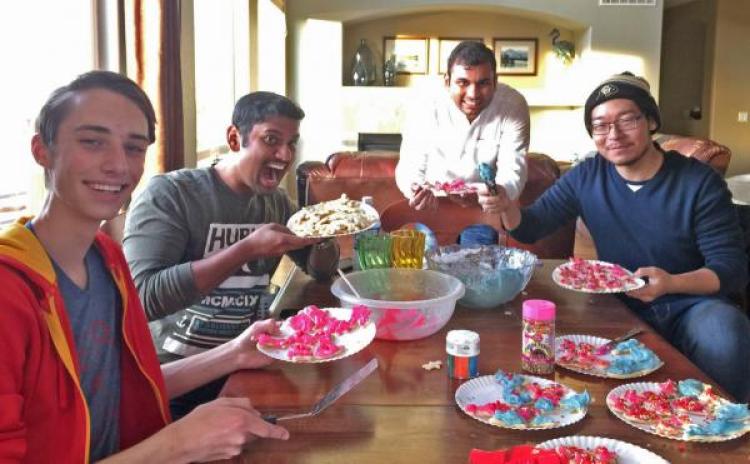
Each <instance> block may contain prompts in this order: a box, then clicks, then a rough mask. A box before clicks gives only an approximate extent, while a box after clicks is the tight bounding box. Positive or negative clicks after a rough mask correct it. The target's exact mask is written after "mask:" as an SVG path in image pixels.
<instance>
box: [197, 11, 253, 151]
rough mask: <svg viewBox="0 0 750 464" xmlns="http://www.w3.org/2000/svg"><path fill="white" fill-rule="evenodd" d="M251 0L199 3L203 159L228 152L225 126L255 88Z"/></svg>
mask: <svg viewBox="0 0 750 464" xmlns="http://www.w3.org/2000/svg"><path fill="white" fill-rule="evenodd" d="M249 15H250V13H249V8H248V2H247V1H246V0H245V1H240V0H225V1H220V2H211V1H205V0H200V1H196V2H195V3H194V28H195V29H194V33H195V40H194V43H195V107H196V145H197V151H198V156H197V158H198V165H205V164H207V163H210V162H211V161H212V160H213V159H214V158H215V157H217V156H219V155H220V154H222V153H226V151H227V146H226V128H227V126H228V125H229V124H230V123H231V118H232V109H233V108H234V103H235V102H236V101H237V99H238V98H239V97H241V96H242V95H244V94H246V93H248V92H249V90H250V82H249V81H250V70H249V56H250V52H249V32H248V30H249V24H248V22H249V17H250V16H249Z"/></svg>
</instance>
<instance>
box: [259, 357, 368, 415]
mask: <svg viewBox="0 0 750 464" xmlns="http://www.w3.org/2000/svg"><path fill="white" fill-rule="evenodd" d="M377 368H378V360H377V358H372V359H371V360H370V362H368V363H367V364H365V365H364V367H362V368H361V369H359V370H358V371H357V372H355V373H354V374H352V375H350V376H349V377H347V378H346V379H344V380H343V381H342V382H341V383H339V384H338V385H336V386H335V387H333V389H332V390H331V391H329V392H328V393H326V395H325V396H324V397H323V398H321V399H320V400H319V401H318V402H317V403H315V404H314V405H313V407H312V408H311V409H310V410H309V411H307V412H302V413H296V414H287V415H285V416H274V415H267V416H263V419H264V420H266V421H267V422H270V423H272V424H275V423H276V422H279V421H284V420H290V419H301V418H303V417H310V416H317V415H318V414H320V413H321V412H323V410H324V409H326V408H327V407H328V406H330V405H331V404H333V402H334V401H336V400H337V399H339V398H341V397H342V396H344V394H345V393H346V392H348V391H349V390H351V389H352V388H354V387H355V386H356V385H357V384H359V383H360V382H361V381H363V380H364V379H365V378H366V377H367V376H368V375H370V374H372V372H373V371H375V370H376V369H377Z"/></svg>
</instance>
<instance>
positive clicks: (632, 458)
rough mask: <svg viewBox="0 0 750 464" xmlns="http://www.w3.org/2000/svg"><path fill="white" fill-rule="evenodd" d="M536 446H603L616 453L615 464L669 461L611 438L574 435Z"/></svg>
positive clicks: (666, 462)
mask: <svg viewBox="0 0 750 464" xmlns="http://www.w3.org/2000/svg"><path fill="white" fill-rule="evenodd" d="M536 446H537V448H542V449H554V448H557V447H558V446H576V447H578V448H583V449H588V450H590V449H594V448H597V447H599V446H604V447H606V448H607V449H608V450H610V451H613V452H614V453H616V454H617V464H669V461H667V460H666V459H664V458H663V457H661V456H659V455H658V454H656V453H653V452H651V451H649V450H647V449H644V448H641V447H640V446H636V445H633V444H630V443H628V442H625V441H620V440H614V439H612V438H604V437H587V436H580V435H575V436H572V437H562V438H555V439H553V440H547V441H545V442H543V443H539V444H538V445H536Z"/></svg>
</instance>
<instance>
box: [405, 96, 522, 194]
mask: <svg viewBox="0 0 750 464" xmlns="http://www.w3.org/2000/svg"><path fill="white" fill-rule="evenodd" d="M415 109H416V111H411V112H410V113H409V115H408V117H407V120H406V124H405V127H404V130H403V134H402V135H403V141H402V143H401V154H400V159H399V163H398V166H397V167H396V183H397V185H398V188H399V189H400V190H401V192H403V194H404V195H405V196H406V197H411V196H412V195H413V192H412V184H414V183H416V184H420V185H421V184H423V183H425V182H430V183H434V182H436V181H440V182H446V181H451V180H454V179H463V180H464V181H466V182H481V178H480V177H479V163H488V164H490V165H494V166H495V167H496V171H495V172H496V174H495V183H497V185H498V186H502V187H504V188H505V191H506V192H507V194H508V196H509V197H510V198H511V199H516V198H518V196H519V195H520V193H521V190H522V189H523V186H524V184H525V183H526V152H527V151H528V148H529V125H530V124H529V107H528V105H527V104H526V99H525V98H524V97H523V95H521V94H520V93H519V92H518V91H517V90H515V89H513V88H512V87H510V86H507V85H505V84H497V88H496V89H495V94H494V96H493V98H492V101H490V104H489V105H488V106H487V108H485V109H484V110H482V112H481V113H479V115H478V116H477V118H476V119H474V121H472V122H471V123H470V122H469V120H468V119H467V118H466V115H465V114H463V113H462V112H461V110H460V109H459V108H458V107H457V106H456V104H455V103H454V102H453V100H451V98H450V96H449V94H448V92H440V94H439V95H438V96H437V97H436V98H435V99H434V100H433V101H431V102H428V103H427V104H426V105H419V106H418V107H417V108H415Z"/></svg>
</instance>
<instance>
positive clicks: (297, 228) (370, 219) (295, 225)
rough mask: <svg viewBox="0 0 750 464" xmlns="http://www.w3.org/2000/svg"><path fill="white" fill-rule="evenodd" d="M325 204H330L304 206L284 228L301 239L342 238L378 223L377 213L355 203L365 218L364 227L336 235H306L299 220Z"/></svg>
mask: <svg viewBox="0 0 750 464" xmlns="http://www.w3.org/2000/svg"><path fill="white" fill-rule="evenodd" d="M332 201H337V200H332ZM352 201H356V200H352ZM326 203H330V202H322V203H317V204H315V205H310V206H305V207H304V208H302V209H300V210H299V211H297V212H296V213H294V214H293V215H292V217H290V218H289V220H288V221H287V222H286V226H287V227H288V228H289V230H291V231H292V232H294V233H295V234H296V235H299V236H301V237H314V238H330V237H343V236H346V235H353V234H357V233H359V232H363V231H365V230H369V229H371V228H372V227H373V226H375V224H377V223H378V220H379V218H380V215H379V214H378V211H377V210H376V209H375V208H374V207H372V206H370V205H368V204H367V203H362V202H359V201H357V203H359V207H360V209H361V210H362V214H364V215H365V216H366V218H367V226H366V227H360V228H357V229H354V230H349V231H347V232H341V233H337V234H307V233H306V230H305V228H303V227H302V226H301V225H300V220H301V219H302V218H303V217H304V216H305V215H306V214H307V213H309V212H310V211H314V210H315V208H320V207H321V206H320V205H324V204H326Z"/></svg>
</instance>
